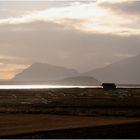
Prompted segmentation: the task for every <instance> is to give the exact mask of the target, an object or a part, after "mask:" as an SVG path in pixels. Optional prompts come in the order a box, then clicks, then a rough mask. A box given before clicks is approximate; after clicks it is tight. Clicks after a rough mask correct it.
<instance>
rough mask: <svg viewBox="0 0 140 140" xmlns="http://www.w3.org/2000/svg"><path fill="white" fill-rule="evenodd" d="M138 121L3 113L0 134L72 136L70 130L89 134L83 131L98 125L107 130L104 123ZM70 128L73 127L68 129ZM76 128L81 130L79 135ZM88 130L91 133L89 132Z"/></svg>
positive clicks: (123, 123)
mask: <svg viewBox="0 0 140 140" xmlns="http://www.w3.org/2000/svg"><path fill="white" fill-rule="evenodd" d="M138 123H140V118H130V117H129V118H128V117H127V118H125V117H103V116H102V117H82V116H65V115H45V114H42V115H37V114H0V138H16V137H17V138H22V137H23V138H24V137H25V138H32V137H35V138H57V137H58V138H61V137H64V138H71V137H72V135H70V133H72V134H73V135H74V136H73V137H72V138H76V137H80V138H86V137H84V136H83V135H85V136H87V137H88V136H89V137H90V136H91V137H94V136H92V135H93V134H92V133H93V132H95V130H96V129H97V127H103V128H102V129H103V130H101V131H100V130H98V131H97V130H96V131H97V132H98V133H99V132H100V133H101V132H102V131H105V130H106V129H105V128H104V127H106V128H109V127H108V126H114V125H115V126H117V125H126V124H130V126H131V125H132V124H138ZM127 128H128V127H127ZM69 129H70V131H67V130H69ZM94 129H95V130H94ZM98 129H99V128H98ZM87 130H90V131H87ZM65 131H66V132H65ZM73 131H74V132H75V133H74V132H73ZM77 131H78V132H79V133H78V135H77V133H76V132H77ZM88 132H89V134H87V133H88ZM97 132H96V133H97ZM107 132H108V131H107ZM80 133H81V135H80ZM102 133H103V132H102ZM52 134H53V135H52ZM91 134H92V135H91ZM67 136H69V137H67ZM91 137H90V138H91Z"/></svg>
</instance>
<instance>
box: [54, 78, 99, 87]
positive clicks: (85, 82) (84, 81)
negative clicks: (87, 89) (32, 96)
mask: <svg viewBox="0 0 140 140" xmlns="http://www.w3.org/2000/svg"><path fill="white" fill-rule="evenodd" d="M52 84H56V85H57V84H58V85H72V86H94V85H101V82H99V81H98V80H96V79H95V78H93V77H90V76H77V77H68V78H65V79H62V80H58V81H54V82H52Z"/></svg>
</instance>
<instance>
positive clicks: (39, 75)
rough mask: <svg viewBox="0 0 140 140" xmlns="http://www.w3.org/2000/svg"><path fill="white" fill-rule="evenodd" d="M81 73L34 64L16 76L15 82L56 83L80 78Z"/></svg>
mask: <svg viewBox="0 0 140 140" xmlns="http://www.w3.org/2000/svg"><path fill="white" fill-rule="evenodd" d="M79 75H80V73H79V72H78V71H76V70H74V69H69V68H65V67H61V66H55V65H50V64H47V63H34V64H32V65H31V66H29V67H28V68H27V69H25V70H23V71H22V72H21V73H18V74H17V75H15V77H14V78H13V79H12V80H13V81H54V80H59V79H63V78H66V77H74V76H79Z"/></svg>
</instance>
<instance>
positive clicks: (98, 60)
mask: <svg viewBox="0 0 140 140" xmlns="http://www.w3.org/2000/svg"><path fill="white" fill-rule="evenodd" d="M104 2H105V1H104ZM112 2H113V1H112ZM112 2H111V3H110V4H112V5H113V4H117V5H118V4H119V3H116V2H115V3H112ZM102 4H103V1H102ZM122 4H123V3H122ZM85 11H86V12H85ZM138 28H139V24H137V22H136V20H133V19H132V18H126V16H125V15H121V14H118V13H116V12H113V11H112V10H110V8H109V9H108V8H107V7H105V6H104V7H102V6H101V1H100V3H99V1H97V2H90V3H75V4H74V3H73V4H71V5H67V6H64V7H55V8H49V9H45V10H42V11H35V12H30V13H28V14H26V15H21V16H19V17H16V18H7V19H3V20H2V19H1V20H0V50H1V51H0V70H1V73H2V75H1V76H0V79H1V78H4V76H5V78H10V77H12V76H14V75H15V74H16V73H17V72H19V71H21V69H23V68H25V67H27V66H28V65H29V64H31V63H33V62H36V61H37V62H47V63H50V64H54V65H62V66H65V67H69V68H76V69H78V70H79V71H89V70H91V69H94V68H97V67H103V66H105V65H107V64H110V63H113V62H116V61H119V60H122V59H124V58H127V57H130V56H133V55H137V54H139V53H140V47H139V44H140V29H138ZM10 68H11V69H12V70H11V69H10ZM8 71H9V74H8Z"/></svg>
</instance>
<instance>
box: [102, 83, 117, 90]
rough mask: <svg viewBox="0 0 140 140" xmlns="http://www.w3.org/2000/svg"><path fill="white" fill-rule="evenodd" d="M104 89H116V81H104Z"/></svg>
mask: <svg viewBox="0 0 140 140" xmlns="http://www.w3.org/2000/svg"><path fill="white" fill-rule="evenodd" d="M102 86H103V89H105V90H114V89H116V85H115V84H114V83H103V84H102Z"/></svg>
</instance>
